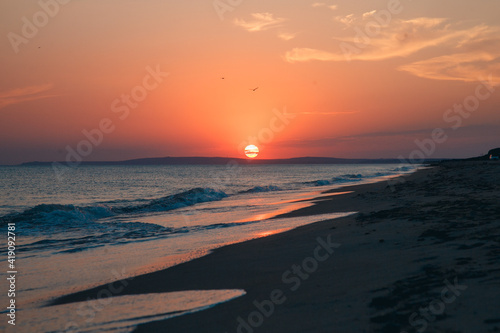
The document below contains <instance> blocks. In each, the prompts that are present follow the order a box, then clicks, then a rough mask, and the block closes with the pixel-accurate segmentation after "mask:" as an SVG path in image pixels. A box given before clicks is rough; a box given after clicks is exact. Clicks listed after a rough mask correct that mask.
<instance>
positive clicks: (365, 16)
mask: <svg viewBox="0 0 500 333" xmlns="http://www.w3.org/2000/svg"><path fill="white" fill-rule="evenodd" d="M376 12H377V11H376V10H372V11H371V12H366V13H363V18H364V19H367V18H370V17H372V16H373V14H375V13H376Z"/></svg>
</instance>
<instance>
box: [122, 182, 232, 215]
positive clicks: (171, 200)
mask: <svg viewBox="0 0 500 333" xmlns="http://www.w3.org/2000/svg"><path fill="white" fill-rule="evenodd" d="M226 197H228V195H227V194H226V193H225V192H223V191H220V190H214V189H211V188H194V189H191V190H189V191H185V192H181V193H177V194H173V195H169V196H166V197H163V198H159V199H154V200H151V201H150V202H148V203H146V204H142V205H134V206H128V207H122V208H119V209H116V211H117V212H118V213H136V212H165V211H169V210H173V209H177V208H182V207H187V206H193V205H196V204H198V203H202V202H210V201H218V200H222V199H224V198H226Z"/></svg>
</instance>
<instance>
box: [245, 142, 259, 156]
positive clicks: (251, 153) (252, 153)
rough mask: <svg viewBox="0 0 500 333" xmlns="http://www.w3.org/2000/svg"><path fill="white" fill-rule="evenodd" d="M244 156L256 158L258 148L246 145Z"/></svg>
mask: <svg viewBox="0 0 500 333" xmlns="http://www.w3.org/2000/svg"><path fill="white" fill-rule="evenodd" d="M245 155H247V157H248V158H256V157H257V155H259V148H258V147H257V146H256V145H248V146H246V147H245Z"/></svg>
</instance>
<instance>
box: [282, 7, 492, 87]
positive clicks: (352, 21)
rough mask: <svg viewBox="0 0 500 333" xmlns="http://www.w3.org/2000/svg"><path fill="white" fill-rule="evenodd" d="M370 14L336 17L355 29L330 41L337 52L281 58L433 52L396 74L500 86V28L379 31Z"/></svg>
mask: <svg viewBox="0 0 500 333" xmlns="http://www.w3.org/2000/svg"><path fill="white" fill-rule="evenodd" d="M375 14H376V11H370V12H366V13H364V14H361V15H358V16H355V15H353V14H349V15H347V16H338V17H336V18H335V20H336V21H338V22H341V23H343V24H345V25H346V26H349V27H352V28H353V30H354V33H353V34H354V36H353V37H352V38H335V39H336V40H337V41H338V46H337V50H333V51H332V50H321V49H316V48H309V47H296V48H293V49H291V50H289V51H288V52H286V53H285V55H284V59H285V60H286V61H288V62H290V63H295V62H308V61H334V62H336V61H351V60H357V61H381V60H386V59H392V58H397V57H399V58H404V57H408V56H410V55H416V54H417V53H418V52H419V51H422V50H424V49H428V48H433V49H432V51H433V53H434V57H431V58H427V59H421V60H418V61H414V62H412V63H410V64H406V65H401V66H400V67H398V70H400V71H405V72H408V73H410V74H412V75H415V76H418V77H422V78H427V79H432V80H459V81H465V82H474V81H478V80H479V78H480V77H482V78H485V77H489V76H493V83H494V84H499V83H500V27H497V26H487V25H484V24H482V25H477V26H472V27H470V26H469V27H467V26H466V25H465V23H463V22H454V23H452V22H450V21H449V20H448V19H445V18H432V17H419V18H414V19H409V20H402V19H393V20H392V21H391V22H390V24H388V25H385V26H382V25H381V24H378V23H376V20H375V19H374V15H375ZM360 22H362V23H364V25H359V23H360Z"/></svg>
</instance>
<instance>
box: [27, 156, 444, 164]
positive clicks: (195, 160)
mask: <svg viewBox="0 0 500 333" xmlns="http://www.w3.org/2000/svg"><path fill="white" fill-rule="evenodd" d="M442 160H444V159H438V158H436V159H426V160H425V161H422V163H434V162H438V161H442ZM52 163H53V162H38V161H33V162H26V163H21V164H18V165H17V166H44V165H46V166H50V165H52ZM58 163H61V164H62V165H67V163H66V162H61V161H60V162H58ZM228 163H236V164H241V165H267V164H270V165H276V164H398V163H401V161H400V160H398V159H395V158H394V159H388V158H380V159H345V158H334V157H295V158H286V159H253V160H252V159H245V158H231V157H156V158H138V159H131V160H124V161H84V162H81V163H79V165H103V166H106V165H226V164H228Z"/></svg>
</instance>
